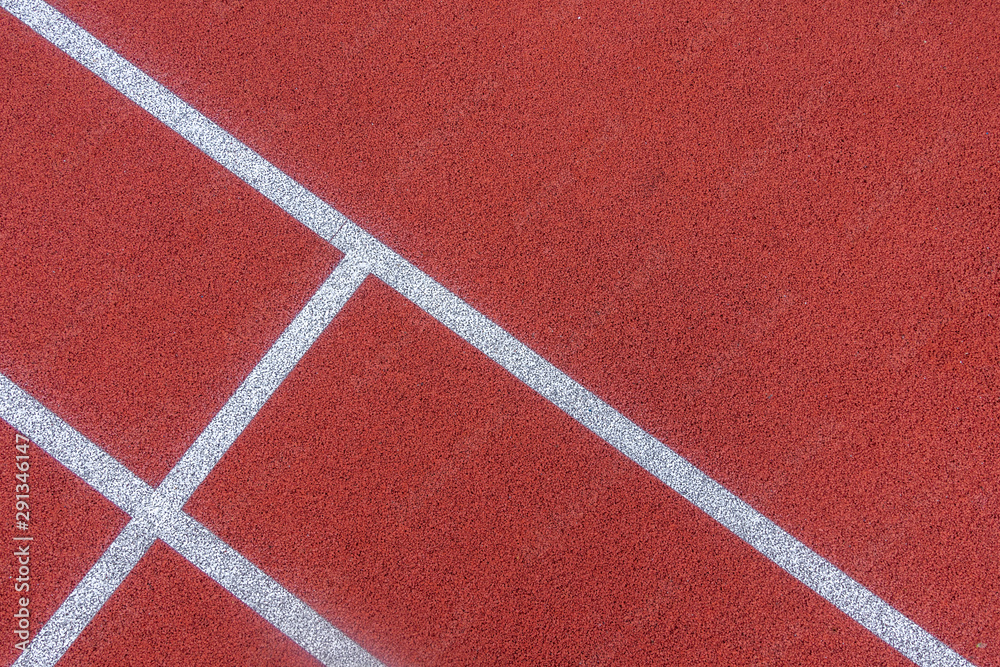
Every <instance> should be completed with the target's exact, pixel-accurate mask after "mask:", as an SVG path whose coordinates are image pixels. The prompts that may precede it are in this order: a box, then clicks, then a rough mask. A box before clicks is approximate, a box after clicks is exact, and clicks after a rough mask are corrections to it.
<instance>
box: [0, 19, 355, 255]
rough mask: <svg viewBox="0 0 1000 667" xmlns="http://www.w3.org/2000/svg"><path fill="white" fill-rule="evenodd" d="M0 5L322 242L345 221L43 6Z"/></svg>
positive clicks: (224, 132)
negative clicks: (322, 239)
mask: <svg viewBox="0 0 1000 667" xmlns="http://www.w3.org/2000/svg"><path fill="white" fill-rule="evenodd" d="M0 6H2V7H3V8H4V9H6V10H7V11H8V12H10V13H11V14H13V15H14V16H16V17H17V18H18V19H20V20H21V21H22V22H23V23H25V24H27V25H28V27H30V28H31V29H32V30H34V31H35V32H37V33H38V34H39V35H41V36H42V37H44V38H45V39H46V40H48V41H49V42H51V43H52V44H53V45H55V46H56V47H58V48H59V49H60V50H62V51H63V52H64V53H65V54H66V55H68V56H69V57H70V58H72V59H73V60H75V61H77V62H78V63H80V64H81V65H83V66H84V67H86V68H87V69H88V70H90V71H91V72H93V73H94V74H96V75H97V76H99V77H100V78H101V79H103V80H104V82H105V83H107V84H108V85H110V86H111V87H112V88H114V89H115V90H117V91H118V92H120V93H121V94H122V95H124V96H125V97H127V98H129V99H130V100H132V101H133V102H135V103H136V104H138V105H139V106H140V107H142V108H143V109H145V110H146V111H148V112H149V113H150V114H152V115H153V116H156V118H158V119H159V120H160V121H161V122H162V123H164V124H165V125H167V126H168V127H169V128H170V129H172V130H173V131H175V132H177V134H179V135H181V136H182V137H184V138H185V139H187V140H188V141H189V142H191V143H192V144H194V145H195V146H196V147H197V148H199V149H200V150H201V151H203V152H204V153H205V154H207V155H208V156H209V157H211V158H212V159H213V160H215V161H216V162H218V163H219V164H221V165H223V166H225V168H226V169H228V170H229V171H231V172H233V173H234V174H235V175H236V176H237V177H239V178H240V180H242V181H244V182H245V183H247V185H249V186H250V187H252V188H253V189H254V190H256V191H257V192H259V193H261V194H262V195H264V196H265V197H267V198H268V199H270V200H271V201H272V202H274V203H275V204H277V205H278V206H279V207H280V208H281V209H282V210H284V211H285V212H286V213H288V214H289V215H290V216H292V217H293V218H295V219H296V220H298V221H299V222H301V223H302V224H304V225H305V226H306V227H308V228H309V229H311V230H313V231H314V232H316V233H317V234H319V235H320V236H321V237H323V238H324V239H326V240H329V239H331V238H333V235H334V234H336V233H337V230H339V229H340V226H341V225H343V224H344V223H345V222H347V218H346V217H344V215H343V214H342V213H340V211H337V210H336V209H334V208H333V207H332V206H330V205H329V204H327V203H326V202H324V201H323V200H322V199H320V198H319V197H317V196H316V195H314V194H313V193H311V192H309V191H308V190H306V189H305V188H304V187H302V186H301V185H299V184H298V183H297V182H295V181H294V180H292V179H291V178H290V177H289V176H287V175H286V174H285V173H284V172H282V171H281V170H280V169H278V168H277V167H275V166H274V165H273V164H271V163H270V162H268V161H267V160H265V159H264V158H262V157H261V156H260V155H258V154H257V153H256V152H254V151H253V150H251V149H250V148H249V147H247V146H246V145H245V144H243V143H242V142H240V141H239V140H237V139H236V138H235V137H233V136H232V135H230V134H229V133H228V132H226V131H225V130H223V129H222V128H221V127H219V126H218V125H216V124H215V123H213V122H212V121H210V120H209V119H208V118H206V117H205V116H204V115H203V114H201V113H200V112H199V111H196V110H195V109H194V108H192V107H191V106H189V105H188V104H186V103H185V102H183V101H182V100H181V99H180V98H179V97H177V96H176V95H174V94H173V93H171V92H170V91H169V90H167V89H166V88H164V87H163V86H161V85H160V84H159V83H157V82H156V81H154V80H153V79H152V78H150V77H149V76H147V75H146V73H145V72H143V71H141V70H140V69H138V68H137V67H135V66H133V65H132V64H131V63H129V62H128V61H126V60H125V59H124V58H122V57H121V56H119V55H118V54H117V53H115V52H114V51H112V50H111V49H109V48H108V47H106V46H104V44H102V43H101V42H99V41H97V39H95V38H94V37H93V36H92V35H91V34H90V33H88V32H86V31H85V30H83V29H82V28H80V27H79V26H78V25H76V24H75V23H73V22H72V21H70V20H69V19H68V18H67V17H66V16H64V15H63V14H61V13H59V12H58V11H57V10H55V9H53V8H52V7H50V6H49V5H47V4H45V3H44V2H39V1H38V0H4V1H3V3H0Z"/></svg>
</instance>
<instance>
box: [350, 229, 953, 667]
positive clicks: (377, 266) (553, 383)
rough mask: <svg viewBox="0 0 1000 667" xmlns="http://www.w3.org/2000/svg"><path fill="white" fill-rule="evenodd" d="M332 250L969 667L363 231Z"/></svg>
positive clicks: (766, 549) (857, 606)
mask: <svg viewBox="0 0 1000 667" xmlns="http://www.w3.org/2000/svg"><path fill="white" fill-rule="evenodd" d="M333 244H334V245H335V246H336V247H337V248H339V249H340V250H341V251H343V252H352V253H355V252H356V253H363V254H364V255H366V256H367V257H368V259H369V262H370V263H371V271H372V273H373V274H375V275H376V276H378V277H379V278H380V279H381V280H383V281H384V282H385V283H386V284H388V285H389V286H390V287H392V288H393V289H395V290H396V291H398V292H399V293H400V294H402V295H403V296H405V297H406V298H407V299H409V300H410V301H412V302H413V303H414V304H415V305H416V306H417V307H419V308H421V309H422V310H424V311H425V312H427V313H428V314H429V315H430V316H431V317H433V318H434V319H436V320H437V321H439V322H441V324H443V325H444V326H446V327H448V328H449V329H450V330H451V331H453V332H454V333H456V334H458V336H459V337H461V338H462V339H463V340H465V341H467V342H468V343H469V344H471V345H472V346H473V347H475V348H476V349H478V350H480V351H482V352H483V354H485V355H486V356H488V357H489V358H490V359H492V360H493V361H495V362H496V363H497V364H499V365H500V366H502V367H503V368H505V369H507V370H508V371H509V372H510V373H511V374H512V375H514V376H515V377H516V378H518V379H519V380H521V381H522V382H524V383H525V384H526V385H528V386H529V387H531V388H532V389H534V390H535V391H537V392H538V393H539V394H541V395H542V396H543V397H545V398H546V399H548V400H549V401H550V402H552V403H553V404H555V405H556V407H558V408H559V409H560V410H562V411H563V412H565V413H566V414H567V415H569V416H570V417H572V418H573V419H575V420H576V421H577V422H579V423H580V424H581V425H583V426H584V427H586V428H587V429H589V430H590V431H591V432H593V433H594V434H595V435H597V436H598V437H599V438H601V439H603V440H605V441H607V442H608V443H609V444H611V445H612V446H614V447H615V448H616V449H617V450H618V451H620V452H621V453H622V454H624V455H625V456H627V457H628V458H629V459H631V460H632V461H634V462H635V463H638V464H639V465H640V466H642V467H643V468H645V469H646V470H647V471H648V472H649V473H651V474H652V475H653V476H655V477H656V478H657V479H659V480H660V481H662V482H663V483H664V484H666V485H667V486H669V487H670V488H672V489H674V490H675V491H676V492H677V493H679V494H680V495H682V496H684V498H686V499H687V500H689V501H690V502H691V503H692V504H694V505H695V506H696V507H698V508H699V509H700V510H702V511H703V512H705V513H706V514H708V515H709V516H711V517H712V518H713V519H715V520H716V521H718V522H719V523H720V524H722V525H723V526H725V527H726V528H727V529H728V530H730V531H731V532H733V533H735V534H736V535H737V536H738V537H739V538H740V539H742V540H743V541H745V542H746V543H747V544H749V545H750V546H752V547H753V548H754V549H756V550H757V551H759V552H760V553H762V554H763V555H764V556H766V557H767V558H768V559H770V560H771V561H773V562H774V563H776V564H777V565H778V566H779V567H780V568H781V569H783V570H785V571H786V572H788V573H789V574H791V575H792V576H793V577H795V578H796V579H798V580H799V581H801V582H802V583H803V584H805V585H806V586H808V587H809V588H811V589H812V590H813V591H815V592H816V593H818V594H819V595H821V596H822V597H823V598H825V599H826V600H828V601H829V602H831V603H833V605H834V606H836V607H837V608H838V609H840V610H841V611H843V612H844V613H845V614H847V615H848V616H850V617H851V618H852V619H854V620H855V621H857V622H858V623H860V624H861V625H862V626H864V627H865V628H867V629H868V630H869V631H871V632H872V633H874V634H875V635H877V636H878V637H880V638H881V639H882V640H883V641H885V642H886V643H887V644H889V645H890V646H892V647H893V648H895V649H896V650H897V651H899V652H900V653H902V654H903V655H905V656H906V657H907V658H909V659H910V660H913V661H914V662H915V663H917V664H918V665H922V666H925V667H930V666H931V665H934V666H940V667H944V666H949V667H950V666H959V665H969V664H970V663H969V662H968V661H966V660H965V659H964V658H963V657H962V656H960V655H958V654H957V653H955V652H954V651H953V650H951V649H950V648H948V646H946V645H945V644H944V643H942V642H941V641H939V640H938V639H937V638H935V637H934V636H933V635H931V634H930V633H928V632H927V631H926V630H924V629H923V628H921V627H920V626H918V625H917V624H916V623H914V622H913V621H911V620H910V619H909V618H907V617H906V616H904V615H903V614H901V613H900V612H899V611H897V610H896V609H894V608H893V607H891V606H889V604H888V603H886V602H885V601H884V600H882V599H881V598H879V597H878V596H877V595H875V594H874V593H872V592H871V591H870V590H868V589H867V588H865V587H864V586H862V585H861V584H860V583H858V582H857V581H855V580H854V579H852V578H851V577H849V576H848V575H847V574H845V573H844V572H842V571H840V570H839V569H837V568H836V567H834V566H833V565H832V564H831V563H830V562H829V561H827V560H826V559H824V558H823V557H822V556H820V555H819V554H817V553H816V552H815V551H813V550H811V549H809V547H807V546H806V545H805V544H803V543H802V542H800V541H798V540H797V539H795V538H794V537H792V536H791V535H789V534H788V533H787V532H785V531H784V530H783V529H781V528H780V527H779V526H778V525H777V524H775V523H774V522H773V521H771V520H770V519H768V518H767V517H765V516H764V515H763V514H761V513H760V512H758V511H757V510H755V509H753V508H752V507H750V505H748V504H747V503H745V502H743V501H742V500H740V499H739V498H738V497H736V496H735V495H734V494H733V493H731V492H730V491H729V490H727V489H726V488H725V487H723V486H722V485H721V484H719V483H718V482H716V481H715V480H713V479H712V478H710V477H709V476H708V475H706V474H705V473H703V472H702V471H701V470H699V469H698V468H696V467H695V466H694V465H692V464H691V463H690V462H689V461H687V460H686V459H684V458H683V457H681V456H680V455H679V454H677V453H676V452H674V451H673V450H672V449H670V448H669V447H667V446H666V445H664V444H663V443H661V442H660V441H658V440H657V439H656V438H654V437H653V436H651V435H650V434H648V433H646V432H645V431H644V430H642V429H641V428H640V427H639V426H637V425H636V424H635V423H633V422H632V421H631V420H629V419H628V418H626V417H625V416H624V415H622V414H621V413H620V412H618V411H617V410H615V409H614V408H612V407H611V406H610V405H608V404H607V403H605V402H604V401H602V400H601V399H600V398H598V397H597V396H596V395H594V394H593V393H591V392H590V391H588V390H587V389H585V388H584V387H583V386H581V385H580V384H579V383H577V382H575V381H573V380H572V379H571V378H570V377H569V376H567V375H566V374H565V373H563V372H562V371H560V370H559V369H558V368H556V367H555V366H553V365H552V364H550V363H549V362H548V361H546V360H545V359H543V358H542V357H541V356H540V355H538V354H537V353H536V352H534V351H533V350H531V349H530V348H528V347H527V346H526V345H524V344H523V343H521V342H520V341H519V340H517V339H516V338H514V337H513V336H511V335H510V334H509V333H507V332H506V331H504V330H503V329H502V328H500V326H498V325H497V324H495V323H494V322H492V321H491V320H489V319H488V318H487V317H486V316H484V315H483V314H481V313H479V312H478V311H476V310H475V309H474V308H472V307H471V306H470V305H468V304H467V303H465V302H464V301H462V300H461V299H459V298H458V297H457V296H455V295H454V294H452V293H451V292H449V291H448V290H447V289H445V288H444V287H443V286H442V285H441V284H440V283H438V282H436V281H434V280H433V279H432V278H430V277H429V276H428V275H427V274H425V273H424V272H422V271H420V270H419V269H417V268H416V267H415V266H413V265H412V264H410V263H409V262H407V261H406V260H405V259H403V258H402V257H400V256H399V255H398V254H397V253H395V252H394V251H392V250H391V249H390V248H388V247H387V246H386V245H385V244H383V243H382V242H380V241H379V240H378V239H376V238H375V237H373V236H372V235H371V234H369V233H368V232H366V231H364V230H363V229H361V228H360V227H358V226H357V225H355V224H354V223H352V222H348V223H347V224H346V225H344V226H343V227H342V228H341V230H340V233H339V234H338V235H337V236H336V237H335V238H334V239H333Z"/></svg>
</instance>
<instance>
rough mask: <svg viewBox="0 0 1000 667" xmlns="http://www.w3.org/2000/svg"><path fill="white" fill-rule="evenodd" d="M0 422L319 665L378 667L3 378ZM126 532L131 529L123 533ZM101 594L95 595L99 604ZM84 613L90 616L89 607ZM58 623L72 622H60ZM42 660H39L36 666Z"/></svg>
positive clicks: (0, 382) (65, 616)
mask: <svg viewBox="0 0 1000 667" xmlns="http://www.w3.org/2000/svg"><path fill="white" fill-rule="evenodd" d="M0 418H2V419H3V420H4V421H6V422H7V423H8V424H10V425H11V426H13V427H14V428H16V429H17V430H19V431H20V432H21V433H23V434H25V435H26V436H28V438H30V439H31V441H32V442H34V443H35V444H36V445H38V446H39V447H41V448H42V449H44V450H45V451H46V452H47V453H48V454H49V455H50V456H52V457H53V458H54V459H56V460H57V461H59V462H60V463H62V464H63V465H64V466H66V467H67V468H69V470H70V471H71V472H73V473H74V474H76V475H78V476H79V477H81V478H82V479H84V480H85V481H86V482H87V483H88V484H90V485H91V486H92V487H93V488H94V489H95V490H96V491H97V492H98V493H100V494H101V495H102V496H104V497H105V498H107V499H108V500H110V501H111V502H113V503H114V504H115V505H117V506H118V507H119V508H120V509H122V510H124V511H125V512H126V513H128V514H129V515H130V516H131V517H132V518H133V520H134V521H133V522H130V524H129V526H132V524H133V523H134V524H135V526H136V528H137V529H138V531H139V532H141V533H144V534H145V535H147V536H155V537H157V538H160V539H162V540H163V541H164V542H166V543H167V545H169V546H170V547H171V548H173V549H174V550H175V551H177V552H178V553H179V554H181V555H182V556H184V557H185V558H186V559H187V560H188V561H190V562H191V563H192V564H193V565H194V566H195V567H197V568H198V569H199V570H201V571H202V572H204V573H205V574H207V575H208V576H209V577H211V578H212V579H213V580H215V581H216V582H217V583H218V584H219V585H221V586H222V587H223V588H225V589H226V590H228V591H229V592H230V593H232V594H233V595H235V596H236V597H237V598H238V599H239V600H241V601H242V602H243V603H244V604H246V605H247V606H248V607H250V608H251V609H253V610H254V611H255V612H257V613H258V614H259V615H260V616H262V617H263V618H265V619H266V620H267V621H269V622H270V623H272V624H273V625H274V626H275V627H276V628H278V629H279V630H281V631H282V632H283V633H285V635H287V636H288V637H289V639H291V640H292V641H294V642H295V643H296V644H298V645H299V646H301V647H302V648H304V649H305V650H306V651H308V652H309V653H310V654H312V655H313V657H315V658H316V659H317V660H319V661H320V662H322V663H323V664H324V665H378V664H380V663H379V662H378V661H376V660H375V659H374V658H373V657H372V656H370V655H369V654H368V653H366V652H365V651H364V650H363V649H362V648H361V647H360V646H358V645H357V644H355V643H354V642H352V641H351V640H350V639H349V638H348V637H347V636H346V635H345V634H344V633H342V632H341V631H340V630H338V629H337V628H335V627H334V626H333V625H331V624H330V623H329V621H327V620H326V619H325V618H323V617H322V616H320V615H319V614H317V613H316V612H315V611H313V610H312V609H311V608H309V607H308V606H307V605H306V604H305V603H304V602H302V601H301V600H299V599H298V598H296V597H295V596H294V595H292V594H291V593H289V592H288V591H287V590H286V589H285V588H283V587H282V586H281V585H280V584H279V583H278V582H276V581H275V580H274V579H272V578H271V577H269V576H268V575H267V574H265V573H264V572H263V571H262V570H261V569H260V568H258V567H257V566H256V565H254V564H253V563H251V562H250V561H248V560H247V559H246V558H245V557H243V556H242V555H240V554H239V553H237V552H236V551H235V550H233V549H232V548H231V547H229V546H227V545H226V544H224V543H223V542H222V540H220V539H219V538H217V537H216V536H215V535H213V534H212V533H211V532H209V530H208V529H207V528H205V527H204V526H202V525H201V524H200V523H198V522H197V521H195V520H194V519H192V518H191V517H190V516H188V515H187V514H185V513H184V512H182V511H181V510H180V509H178V508H177V507H176V505H175V503H174V502H173V501H172V500H170V499H168V498H166V497H165V496H164V495H163V494H162V493H160V492H159V491H157V490H155V489H153V488H152V487H150V486H149V485H148V484H146V483H145V482H143V481H142V480H141V479H139V478H138V477H136V476H135V475H133V474H132V473H131V472H130V471H129V470H128V469H127V468H126V467H125V466H123V465H122V464H121V463H119V462H118V461H116V460H115V459H113V458H112V457H110V456H108V454H106V453H105V452H103V451H102V450H101V449H100V448H99V447H98V446H97V445H95V444H94V443H92V442H90V441H89V440H87V439H86V438H85V437H83V436H82V435H81V434H80V433H78V432H77V431H76V430H74V429H73V428H72V427H70V426H69V424H67V423H65V422H64V421H63V420H61V419H60V418H59V417H57V416H56V415H55V414H53V413H52V412H50V411H49V410H47V409H46V408H45V407H44V406H42V404H41V403H39V402H38V401H36V400H35V399H34V398H32V397H31V396H29V395H28V394H27V393H25V392H24V390H22V389H21V388H20V387H18V386H17V385H15V384H14V383H13V382H11V381H10V379H9V378H7V377H6V376H4V375H0ZM126 530H132V529H130V528H129V527H126ZM124 532H125V531H123V533H124ZM129 537H131V535H128V536H126V537H125V538H124V539H128V538H129ZM137 546H139V545H137V544H135V543H133V549H135V550H138V549H136V547H137ZM126 550H127V549H126ZM134 553H135V552H134V551H133V552H132V553H131V554H127V555H126V558H125V559H123V561H121V562H123V563H125V564H127V563H128V562H131V561H132V560H134ZM112 567H113V568H114V569H115V570H116V571H115V572H114V573H113V574H112V576H110V577H108V579H109V580H110V581H111V582H112V583H113V581H114V580H115V579H117V576H115V575H117V574H119V573H120V570H118V568H117V567H116V564H114V563H113V564H112ZM122 578H123V577H122ZM105 592H106V591H105V590H104V589H100V590H99V591H98V597H100V596H101V595H103V594H104V593H105ZM86 594H87V590H81V595H86ZM84 606H85V607H86V608H87V609H88V610H90V609H93V606H92V605H91V604H85V605H84ZM60 618H61V619H63V620H65V619H69V618H72V616H71V615H70V614H62V615H60ZM74 629H75V627H74V628H70V629H68V630H69V631H70V632H72V630H74ZM60 633H61V629H60V628H53V630H52V631H50V632H49V633H48V634H49V635H59V634H60ZM64 643H65V640H62V641H59V642H54V643H53V644H52V645H51V646H53V650H55V648H54V647H56V646H58V645H59V644H64ZM64 650H65V649H64ZM43 654H44V655H43ZM48 654H49V652H48V651H45V652H40V653H39V659H41V658H42V657H45V655H48ZM35 664H38V663H35ZM46 664H49V663H46Z"/></svg>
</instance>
